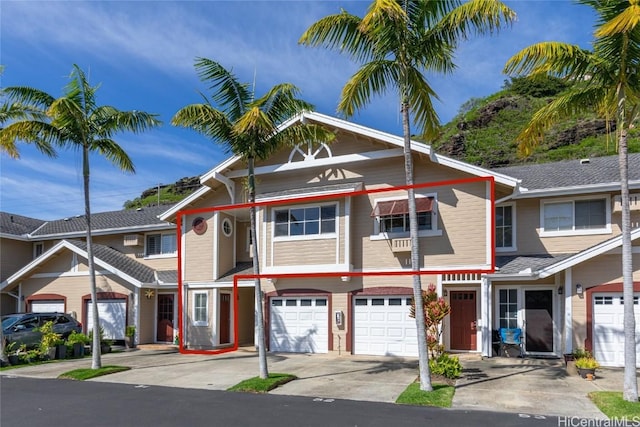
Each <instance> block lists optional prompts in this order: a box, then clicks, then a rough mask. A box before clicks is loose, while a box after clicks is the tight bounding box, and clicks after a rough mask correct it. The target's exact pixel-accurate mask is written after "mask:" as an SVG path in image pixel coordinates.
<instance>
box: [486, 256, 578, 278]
mask: <svg viewBox="0 0 640 427" xmlns="http://www.w3.org/2000/svg"><path fill="white" fill-rule="evenodd" d="M571 255H574V254H555V255H550V254H542V255H512V256H497V257H496V267H497V268H498V269H499V270H497V271H496V274H518V273H520V272H522V271H524V270H527V269H528V268H530V269H531V271H532V272H536V271H539V270H541V269H543V268H546V267H549V266H550V265H553V264H555V263H557V262H560V261H562V260H563V259H565V258H568V257H570V256H571Z"/></svg>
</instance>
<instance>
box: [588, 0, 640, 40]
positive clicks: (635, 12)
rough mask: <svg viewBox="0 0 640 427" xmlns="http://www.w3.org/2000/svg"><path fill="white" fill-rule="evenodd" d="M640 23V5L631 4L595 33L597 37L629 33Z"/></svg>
mask: <svg viewBox="0 0 640 427" xmlns="http://www.w3.org/2000/svg"><path fill="white" fill-rule="evenodd" d="M639 23H640V5H638V4H637V3H636V2H630V4H629V5H628V6H626V7H625V8H624V9H623V10H622V12H620V14H619V15H617V16H616V17H614V18H612V19H610V20H609V21H607V22H606V23H604V24H603V25H601V26H600V27H598V29H597V30H596V32H595V36H596V37H607V36H613V35H615V34H622V33H628V32H630V31H632V30H633V29H635V28H636V27H637V26H638V24H639Z"/></svg>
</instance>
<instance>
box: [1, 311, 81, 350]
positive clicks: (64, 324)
mask: <svg viewBox="0 0 640 427" xmlns="http://www.w3.org/2000/svg"><path fill="white" fill-rule="evenodd" d="M48 321H53V332H55V333H56V334H59V335H61V336H62V338H67V337H68V336H69V334H71V332H73V331H76V332H82V325H81V324H80V322H78V321H77V320H76V319H74V318H73V317H71V316H70V315H68V314H64V313H17V314H8V315H6V316H2V333H3V334H4V338H5V344H8V343H10V342H16V343H17V345H19V346H20V345H22V344H25V345H26V346H27V347H36V346H37V345H38V344H40V340H41V339H42V332H40V327H41V326H42V325H44V324H45V323H46V322H48Z"/></svg>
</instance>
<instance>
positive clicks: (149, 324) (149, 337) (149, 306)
mask: <svg viewBox="0 0 640 427" xmlns="http://www.w3.org/2000/svg"><path fill="white" fill-rule="evenodd" d="M144 292H145V289H140V298H139V301H140V307H139V310H140V325H139V327H138V330H137V333H138V340H139V342H140V344H146V343H153V342H155V341H156V335H155V330H156V329H155V323H156V304H157V300H156V299H155V298H146V297H145V296H144V295H145V294H144ZM154 294H155V291H154ZM132 323H133V322H132V321H129V324H132Z"/></svg>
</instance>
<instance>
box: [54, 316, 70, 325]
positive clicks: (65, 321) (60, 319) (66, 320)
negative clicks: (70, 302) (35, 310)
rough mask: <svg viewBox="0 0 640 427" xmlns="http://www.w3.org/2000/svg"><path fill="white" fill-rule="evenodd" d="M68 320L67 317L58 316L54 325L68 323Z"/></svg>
mask: <svg viewBox="0 0 640 427" xmlns="http://www.w3.org/2000/svg"><path fill="white" fill-rule="evenodd" d="M69 322H70V320H69V318H68V317H67V316H58V319H57V320H56V322H55V323H69Z"/></svg>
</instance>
